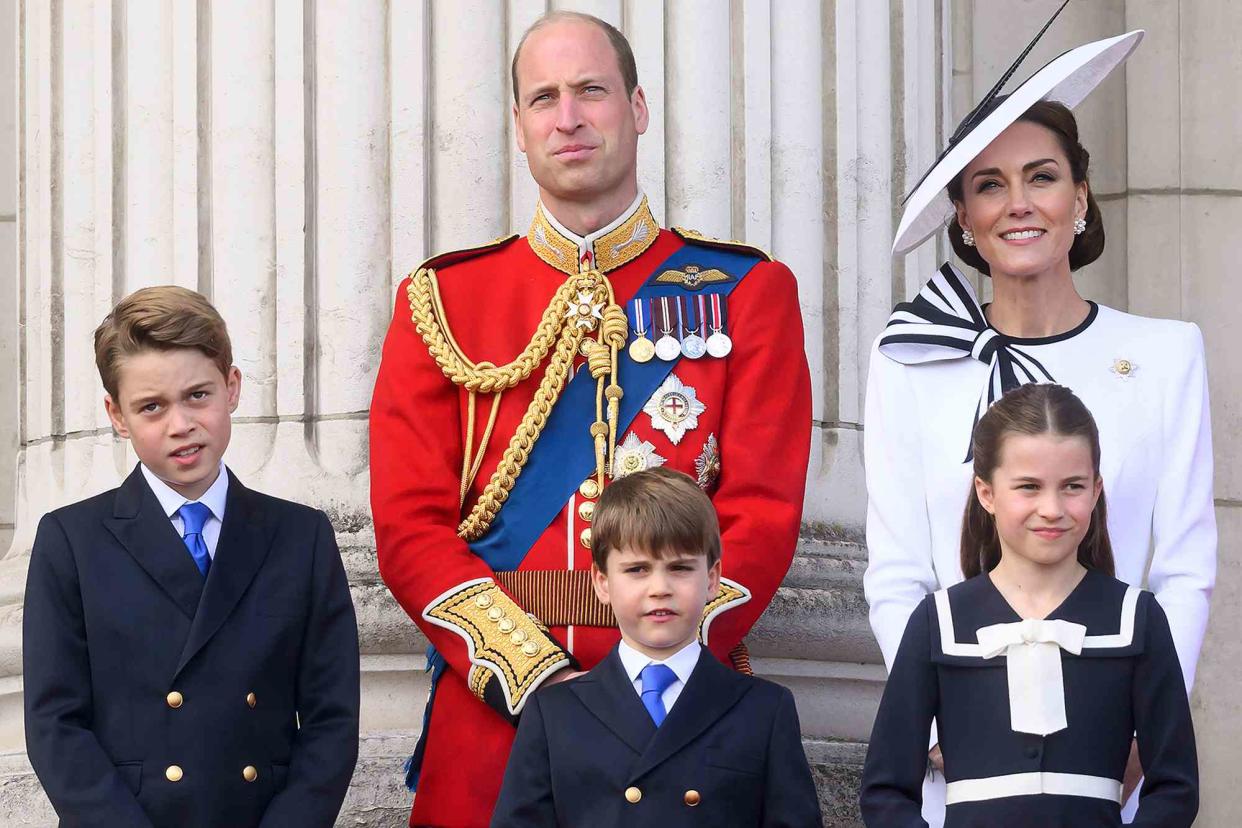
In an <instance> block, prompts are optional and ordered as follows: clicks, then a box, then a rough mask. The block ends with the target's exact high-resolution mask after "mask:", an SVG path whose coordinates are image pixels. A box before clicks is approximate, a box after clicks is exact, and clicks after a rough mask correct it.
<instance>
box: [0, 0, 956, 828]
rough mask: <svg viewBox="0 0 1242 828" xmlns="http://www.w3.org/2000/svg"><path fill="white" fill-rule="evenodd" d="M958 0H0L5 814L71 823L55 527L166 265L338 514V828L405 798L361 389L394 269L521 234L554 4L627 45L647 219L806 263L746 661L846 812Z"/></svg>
mask: <svg viewBox="0 0 1242 828" xmlns="http://www.w3.org/2000/svg"><path fill="white" fill-rule="evenodd" d="M6 3H7V6H6ZM950 5H951V2H950V0H933V2H931V3H928V2H927V0H888V2H876V1H875V0H839V2H827V0H788V2H785V1H784V0H782V2H780V3H772V2H768V0H730V2H729V3H722V2H707V1H706V0H703V1H702V2H699V1H698V0H677V1H676V2H662V1H661V0H590V1H588V0H581V2H564V3H562V2H555V3H548V2H545V0H504V1H503V2H501V0H468V1H467V2H460V1H455V2H448V0H409V2H384V0H358V2H346V0H315V2H296V0H289V1H288V2H286V0H266V2H261V3H258V4H255V3H253V2H239V0H219V1H218V2H213V3H199V2H196V0H81V2H72V3H70V2H64V0H48V2H44V1H43V0H40V1H39V2H33V0H0V42H10V43H13V44H15V46H16V49H17V53H16V59H15V60H14V61H10V62H8V63H7V64H6V63H4V62H3V61H0V67H2V66H4V65H8V66H14V65H16V66H17V67H19V69H20V75H19V76H20V78H21V79H22V84H21V86H20V88H19V89H18V90H17V93H18V100H17V105H16V111H17V113H18V124H17V127H16V130H17V134H18V141H19V144H20V149H19V164H18V168H19V170H20V178H19V187H18V190H17V193H16V195H14V194H13V193H12V186H11V184H10V185H6V184H5V183H4V180H5V179H4V177H3V176H0V257H2V255H3V250H4V249H5V248H4V246H3V245H4V244H5V243H6V239H7V238H11V237H12V235H13V234H12V231H11V230H8V231H6V230H5V229H4V228H5V227H10V228H11V227H12V222H11V221H10V222H8V223H7V224H6V222H5V218H6V216H11V214H12V213H14V212H15V213H16V214H17V215H18V217H19V229H18V233H17V238H16V240H15V243H16V244H17V248H18V257H17V269H16V272H15V274H10V275H5V271H4V270H3V268H0V284H2V285H4V286H5V287H6V288H8V287H10V286H11V290H10V293H11V294H12V295H16V296H18V297H19V301H18V302H15V303H3V302H0V314H4V313H10V314H13V315H14V317H15V318H16V321H17V323H18V324H17V325H12V324H10V325H7V326H6V325H3V324H0V387H6V386H5V385H4V380H5V378H6V375H5V374H4V373H3V372H4V371H6V370H10V371H12V372H13V373H14V375H15V376H16V377H17V381H16V383H15V385H16V387H17V388H18V389H19V392H20V393H19V395H18V397H17V399H16V400H13V401H12V402H10V403H7V404H9V405H10V406H12V407H13V409H14V410H15V411H16V412H17V416H15V417H0V464H4V463H6V457H8V458H9V460H8V462H9V463H10V464H11V462H12V454H13V452H14V448H15V449H16V454H17V459H16V466H17V473H16V475H15V477H10V476H9V474H8V473H7V472H5V473H4V474H0V540H3V533H4V532H5V531H6V526H5V524H6V523H8V524H12V527H11V529H9V530H7V531H11V532H12V534H13V539H12V543H11V545H10V546H8V547H7V548H8V553H7V554H6V555H5V556H4V558H3V559H0V754H3V755H0V777H3V778H5V779H6V780H7V782H8V785H7V786H6V788H5V791H6V793H5V795H4V796H0V822H3V823H4V824H6V825H31V826H34V825H39V826H42V825H49V824H52V819H53V818H52V815H51V811H50V809H49V807H48V805H47V803H46V800H43V799H42V797H41V794H39V792H38V788H37V783H36V781H35V780H34V779H33V776H32V775H31V773H30V771H29V766H28V764H27V763H26V761H25V756H24V749H23V743H22V729H21V653H20V619H21V599H22V590H23V586H24V581H25V570H26V564H27V561H28V559H29V550H30V545H31V542H32V540H33V534H34V530H35V527H36V525H37V522H38V519H39V517H40V516H41V515H42V514H43V513H44V512H46V511H47V510H49V509H51V508H55V507H57V506H59V505H62V504H64V503H67V502H71V501H74V500H78V499H81V498H83V497H86V496H88V495H90V494H93V493H96V492H99V491H102V490H105V489H107V488H111V487H113V486H115V485H117V483H118V482H119V481H120V480H121V479H122V478H123V477H124V475H126V474H127V473H128V472H129V471H130V470H131V469H132V468H133V464H134V462H135V458H134V456H133V454H132V452H131V451H130V450H129V449H128V447H127V446H126V444H124V443H123V442H121V441H118V440H116V439H115V438H114V437H113V435H112V433H111V429H110V428H109V426H108V423H107V420H106V418H105V417H104V415H103V410H102V405H101V396H102V392H101V389H100V388H99V385H98V379H97V377H96V375H95V369H94V365H93V354H92V353H91V342H90V335H91V331H92V330H93V328H94V326H95V325H96V324H98V322H99V320H100V319H101V318H102V317H103V316H104V314H105V313H106V312H107V310H108V308H109V307H110V306H111V305H112V304H113V303H114V302H115V301H116V300H117V299H119V298H120V297H121V296H123V295H125V294H127V293H129V292H130V291H132V290H133V289H135V288H137V287H140V286H143V285H147V284H155V283H166V282H175V283H177V284H182V285H186V286H189V287H193V288H196V289H198V290H200V291H202V292H204V293H205V294H206V295H208V296H209V297H210V298H212V299H213V301H215V302H216V304H217V305H218V306H219V308H220V310H221V312H222V313H223V314H224V316H225V318H226V320H227V321H228V323H229V326H230V331H231V333H232V336H233V340H234V347H235V353H236V360H237V363H238V365H239V366H240V367H241V369H242V372H243V375H244V380H243V389H242V404H241V407H240V408H239V410H238V412H237V416H236V417H235V427H234V432H233V434H234V437H233V444H232V445H231V447H230V449H229V452H228V454H227V460H228V462H229V464H230V466H231V467H232V468H233V469H234V470H235V471H236V472H237V473H238V474H239V476H240V477H241V478H242V479H244V480H245V481H246V483H247V484H248V485H250V486H253V487H255V488H258V489H260V490H263V491H267V492H270V493H272V494H274V495H277V496H282V497H288V498H292V499H296V500H300V501H304V502H307V503H311V504H313V505H315V506H317V507H320V508H323V509H324V510H325V511H327V513H328V514H329V516H330V517H331V519H332V522H333V525H334V526H335V528H336V531H337V536H338V540H339V542H340V545H341V551H342V555H343V558H344V561H345V565H346V569H347V571H348V573H349V578H350V584H351V588H352V591H353V596H354V601H355V606H356V608H357V612H358V620H359V625H360V633H361V642H362V674H363V711H362V731H363V733H362V736H363V747H362V758H361V760H360V763H359V770H358V773H357V774H356V776H355V781H354V786H353V788H352V790H351V792H350V796H349V799H348V801H347V804H346V813H345V816H343V818H342V824H345V823H346V822H348V824H351V825H354V824H363V825H376V826H378V825H394V826H396V825H403V824H404V822H405V819H406V814H407V811H408V806H409V794H408V793H406V792H405V791H404V789H403V788H402V786H401V762H402V760H403V759H404V758H405V756H407V755H408V754H409V752H410V750H411V749H412V747H413V742H414V739H415V737H416V734H417V731H418V728H419V726H420V724H421V710H422V702H423V699H424V697H425V692H426V683H425V680H424V677H423V674H422V672H421V665H422V654H423V650H424V647H425V641H424V640H423V638H422V637H421V635H419V634H418V633H417V630H416V628H415V626H414V624H413V623H412V622H411V621H410V620H409V619H408V618H406V616H405V615H404V613H403V612H402V611H401V610H400V609H399V608H398V607H397V605H396V604H395V602H393V601H392V599H391V597H390V596H389V595H388V593H387V590H386V589H385V588H384V586H383V584H382V583H381V582H380V581H379V577H378V573H377V571H376V564H375V550H374V535H373V530H372V526H371V520H370V514H369V504H368V489H367V483H368V481H367V466H366V462H367V454H366V452H367V432H366V417H367V409H368V406H369V400H370V392H371V386H372V382H373V380H374V376H375V370H376V368H377V366H378V362H379V353H380V347H381V344H382V339H383V336H384V332H385V329H386V327H387V324H388V321H389V318H390V316H391V313H392V308H393V302H394V298H395V297H394V288H395V286H396V284H397V283H398V281H399V280H400V279H401V278H402V277H403V276H404V275H405V274H406V273H408V272H409V271H410V270H411V269H413V268H414V267H416V266H417V265H418V264H419V262H420V261H421V260H422V259H423V258H424V257H426V256H428V255H430V254H431V253H433V252H438V251H442V250H446V249H452V248H453V247H457V246H464V245H468V244H472V243H476V242H478V241H480V240H486V239H490V238H493V237H495V236H497V235H499V234H501V233H504V232H507V231H518V232H524V231H525V229H526V225H527V223H528V221H529V219H530V216H531V213H532V212H533V208H534V203H535V196H536V189H535V187H534V185H533V182H531V180H530V177H529V172H528V170H527V168H526V164H525V158H524V156H522V155H521V154H520V153H519V152H517V151H516V148H515V147H514V143H513V135H512V132H513V128H512V121H511V115H510V107H511V101H512V90H511V89H510V86H509V71H508V70H509V59H510V57H511V54H512V50H513V48H514V47H515V46H516V44H517V40H518V38H519V37H520V35H521V33H522V31H523V30H524V28H525V27H526V25H528V24H529V22H530V21H532V20H533V19H535V18H536V17H537V16H538V15H539V14H541V13H543V12H544V11H546V10H547V9H548V8H562V7H565V8H576V9H582V10H587V11H590V12H592V13H595V14H598V15H600V16H602V17H604V18H605V19H607V20H610V21H611V22H613V23H615V24H617V25H619V26H620V27H621V28H622V29H623V30H624V31H625V32H626V33H627V35H628V36H629V37H630V39H631V42H632V43H633V46H634V51H635V53H636V56H637V61H638V68H639V77H640V82H641V83H642V85H643V87H644V89H645V90H646V92H647V97H648V101H649V103H650V106H651V110H652V123H651V127H650V129H649V130H648V133H647V135H646V136H644V138H643V139H642V140H641V143H640V149H639V159H640V181H641V183H642V186H643V188H644V190H645V191H646V192H647V194H648V196H649V197H650V200H651V203H652V206H653V209H654V210H655V212H656V215H657V216H658V217H659V218H660V219H661V220H662V221H663V222H664V223H665V224H685V225H689V226H693V227H696V228H697V229H700V230H702V231H704V232H706V233H709V234H712V235H718V236H723V237H733V238H741V239H746V240H749V241H750V242H752V243H755V244H758V245H760V246H763V247H765V248H768V249H770V250H772V252H773V253H774V254H775V255H776V256H777V257H778V258H780V259H782V260H783V261H785V262H786V263H788V264H789V265H790V267H791V268H792V269H793V270H794V272H795V274H796V275H797V278H798V283H799V290H800V294H801V304H802V311H803V320H802V321H803V324H804V326H805V332H806V336H805V342H806V347H807V352H808V356H809V358H810V362H811V366H812V376H813V383H814V417H815V423H814V436H813V445H814V447H815V450H814V454H813V460H812V467H811V469H810V471H809V484H810V485H809V487H808V494H807V500H806V522H807V523H806V527H805V532H804V540H803V543H802V545H801V547H800V549H799V553H798V555H797V558H796V560H795V564H794V568H793V570H792V572H791V574H790V576H789V578H788V579H787V581H786V585H785V587H784V588H782V590H781V591H780V593H779V594H778V596H777V599H776V601H775V602H774V604H773V606H772V608H771V610H770V611H769V612H768V613H767V614H766V615H765V616H764V618H763V619H761V621H760V623H759V624H758V626H757V627H756V630H755V632H754V634H753V635H752V636H751V646H752V652H753V654H754V664H755V667H756V669H757V671H758V672H760V673H761V674H763V675H767V676H769V677H773V678H775V679H777V680H779V681H781V682H783V683H786V684H788V685H789V686H791V687H792V688H793V689H794V691H795V694H796V697H797V700H798V704H799V707H800V710H801V713H802V722H803V728H804V736H805V737H806V744H807V749H808V753H809V754H810V756H811V758H812V761H813V762H814V763H815V765H816V768H817V773H818V775H819V778H820V779H821V782H822V784H821V792H822V794H823V795H824V797H825V801H826V803H827V806H828V813H829V814H830V815H831V816H830V824H834V825H848V824H853V823H854V822H855V820H856V815H855V809H854V802H853V800H854V796H855V789H854V787H851V786H856V777H857V772H858V767H859V764H860V762H861V757H862V750H863V745H862V742H863V741H864V740H865V738H866V736H867V734H868V732H869V730H870V725H871V719H870V717H871V711H872V709H873V707H874V704H875V701H876V699H877V698H878V693H879V689H880V687H881V683H882V680H883V671H882V668H881V667H880V666H879V663H880V658H879V652H878V650H877V648H876V647H875V644H874V642H873V641H872V639H871V635H870V631H869V629H868V628H867V624H866V613H865V607H864V606H863V601H862V596H861V588H860V583H859V578H860V575H861V571H862V566H863V562H864V558H865V555H864V551H863V548H862V545H861V525H862V521H863V514H864V509H865V496H864V489H863V485H862V456H861V439H860V438H861V428H862V423H861V419H862V417H861V415H862V411H861V409H862V394H863V389H864V387H865V381H866V376H865V372H866V363H867V350H868V348H869V346H870V342H871V339H872V338H873V337H874V336H875V333H876V331H877V330H878V328H879V326H880V325H881V324H882V323H883V320H884V317H885V314H886V313H887V311H888V309H889V307H890V305H891V304H892V302H893V301H894V298H895V297H897V296H898V295H899V294H901V295H902V296H904V294H905V293H906V287H908V285H910V284H915V283H916V282H917V281H919V280H920V278H921V273H922V269H923V268H925V266H926V262H925V261H923V259H927V260H928V261H930V259H928V257H927V256H925V255H922V254H919V255H920V256H922V258H919V257H918V256H916V257H912V259H917V261H918V262H919V263H920V264H918V265H917V266H916V265H912V264H909V263H900V266H899V269H898V270H897V271H894V270H893V268H892V262H891V260H890V258H889V255H888V249H889V244H890V242H891V232H892V227H893V225H894V221H895V212H894V211H895V208H894V202H895V198H896V196H897V195H898V194H900V193H902V192H904V191H905V190H906V189H907V188H908V186H909V184H910V183H912V182H911V176H912V174H913V172H914V169H913V168H914V167H920V166H921V165H922V164H923V162H924V161H925V160H927V159H930V158H931V157H934V154H935V151H936V149H937V146H938V143H939V137H940V136H941V135H942V134H943V132H944V125H945V117H944V116H943V114H942V112H943V109H944V100H945V99H946V96H947V94H948V93H947V90H948V88H949V87H948V85H947V80H948V78H949V76H950V75H949V67H950V66H951V58H952V50H951V49H950V48H949V43H948V40H947V35H946V33H947V32H948V31H949V23H950V10H949V7H950ZM5 8H8V9H10V10H11V14H10V15H9V16H8V17H7V18H4V17H3V11H4V9H5ZM5 19H7V20H9V21H10V23H11V24H13V25H14V26H15V29H14V31H12V32H11V33H10V36H9V39H8V41H5V40H4V37H5V35H4V31H5V30H4V28H3V26H4V25H6V24H5V23H4V22H3V21H4V20H5ZM0 75H2V72H0ZM3 80H4V78H3V77H2V76H0V87H3ZM0 95H2V93H0ZM0 109H3V101H2V100H0ZM3 127H4V120H3V117H2V116H0V153H2V152H3V149H4V147H5V146H6V145H5V143H4V141H5V140H6V139H5V138H4V137H3V136H4V132H3ZM920 171H921V170H920ZM6 187H8V189H6ZM6 193H7V195H6ZM6 199H7V200H6ZM14 199H16V204H17V206H16V208H15V209H14V207H13V206H12V205H13V202H14ZM6 204H8V205H9V206H8V207H6V206H5V205H6ZM6 233H8V235H7V236H6ZM932 258H934V257H932ZM895 273H896V274H899V275H895ZM6 308H7V309H8V310H5V309H6ZM2 322H3V320H2V319H0V323H2ZM12 385H14V383H13V382H10V383H8V386H12ZM6 399H7V398H6ZM10 422H12V423H16V424H17V427H16V428H12V427H10V426H9V425H8V424H9V423H10ZM6 429H7V430H6ZM6 441H7V443H6ZM6 445H7V446H10V447H14V448H9V449H7V450H8V451H9V454H8V455H6V454H4V452H5V451H6V448H5V446H6ZM6 487H12V488H11V489H8V488H6ZM9 491H15V495H14V496H13V497H10V496H6V493H7V492H9ZM14 497H15V501H16V506H15V510H14V511H13V513H12V515H11V516H10V513H9V512H6V511H4V510H5V509H9V508H10V507H9V506H8V505H6V504H8V503H12V502H13V500H14Z"/></svg>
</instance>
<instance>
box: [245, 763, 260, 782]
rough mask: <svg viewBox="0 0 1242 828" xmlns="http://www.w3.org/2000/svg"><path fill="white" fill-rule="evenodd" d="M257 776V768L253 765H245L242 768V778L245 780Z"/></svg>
mask: <svg viewBox="0 0 1242 828" xmlns="http://www.w3.org/2000/svg"><path fill="white" fill-rule="evenodd" d="M258 778H259V770H258V768H256V767H255V766H254V765H246V767H244V768H242V779H245V780H246V781H247V782H253V781H254V780H256V779H258Z"/></svg>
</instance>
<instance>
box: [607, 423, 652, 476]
mask: <svg viewBox="0 0 1242 828" xmlns="http://www.w3.org/2000/svg"><path fill="white" fill-rule="evenodd" d="M664 463H665V459H664V458H663V457H661V456H660V455H658V454H656V450H655V446H653V445H651V443H648V442H647V441H646V440H641V439H639V437H638V435H637V434H635V433H634V432H632V431H631V432H630V433H629V434H627V435H626V437H625V441H624V442H623V443H621V445H619V446H617V453H616V454H615V455H614V456H613V458H612V477H613V479H614V480H620V479H621V478H622V477H625V476H627V475H631V474H633V473H634V472H640V471H643V470H644V469H654V468H657V467H658V466H663V465H664Z"/></svg>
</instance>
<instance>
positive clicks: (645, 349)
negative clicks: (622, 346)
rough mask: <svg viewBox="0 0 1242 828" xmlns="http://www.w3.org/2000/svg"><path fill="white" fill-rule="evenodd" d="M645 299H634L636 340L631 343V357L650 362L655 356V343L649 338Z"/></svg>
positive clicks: (636, 360) (638, 360) (635, 359)
mask: <svg viewBox="0 0 1242 828" xmlns="http://www.w3.org/2000/svg"><path fill="white" fill-rule="evenodd" d="M643 310H644V308H643V300H642V299H635V300H634V337H635V339H634V341H633V342H631V343H630V359H632V360H634V361H635V362H650V361H651V358H652V357H653V356H655V352H656V349H655V345H653V344H652V343H651V340H650V339H648V338H647V318H646V314H644V313H643Z"/></svg>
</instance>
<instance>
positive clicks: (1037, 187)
mask: <svg viewBox="0 0 1242 828" xmlns="http://www.w3.org/2000/svg"><path fill="white" fill-rule="evenodd" d="M954 207H955V209H956V210H957V221H958V224H960V225H961V227H962V229H963V230H970V231H971V232H972V233H973V234H974V237H975V246H976V248H977V249H978V251H979V255H980V256H982V257H983V259H984V260H985V261H986V262H987V263H988V266H989V267H990V268H991V271H992V276H993V277H995V276H997V275H998V274H999V275H1001V276H1013V277H1019V278H1022V277H1036V276H1040V275H1042V274H1044V273H1047V272H1049V271H1052V270H1054V269H1056V268H1058V267H1062V266H1063V267H1065V268H1066V269H1067V270H1068V267H1069V251H1070V247H1071V246H1073V244H1074V220H1075V219H1077V218H1083V217H1085V216H1086V213H1087V185H1086V183H1085V182H1083V183H1077V184H1076V183H1074V178H1073V175H1072V172H1071V170H1070V162H1069V159H1068V158H1066V155H1065V152H1064V150H1062V148H1061V144H1060V141H1059V140H1058V139H1057V136H1056V134H1055V133H1053V132H1052V131H1051V130H1049V129H1047V128H1046V127H1043V126H1040V125H1039V124H1035V123H1031V122H1029V121H1018V122H1016V123H1014V124H1013V125H1012V126H1010V127H1009V128H1008V129H1006V130H1005V131H1004V132H1002V133H1001V134H1000V135H999V136H997V138H996V140H994V141H993V142H992V143H991V144H989V145H988V146H987V148H986V149H984V151H983V152H981V153H979V155H978V156H977V157H976V158H975V159H974V160H973V161H971V162H970V164H969V165H968V166H967V167H966V169H965V170H964V171H963V173H962V201H960V202H955V203H954Z"/></svg>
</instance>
